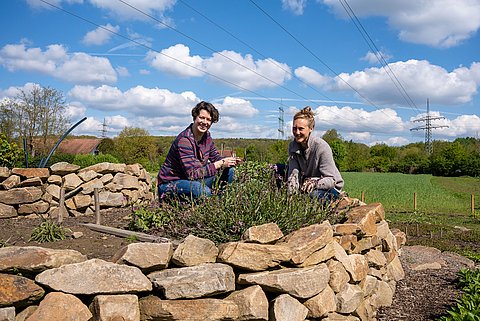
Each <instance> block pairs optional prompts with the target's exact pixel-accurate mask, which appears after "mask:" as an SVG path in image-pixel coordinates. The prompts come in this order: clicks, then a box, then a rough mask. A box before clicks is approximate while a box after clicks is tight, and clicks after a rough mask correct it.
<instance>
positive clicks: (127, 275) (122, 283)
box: [35, 259, 152, 294]
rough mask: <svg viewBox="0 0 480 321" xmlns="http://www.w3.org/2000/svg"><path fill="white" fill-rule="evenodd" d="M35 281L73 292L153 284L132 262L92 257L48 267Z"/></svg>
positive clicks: (127, 290)
mask: <svg viewBox="0 0 480 321" xmlns="http://www.w3.org/2000/svg"><path fill="white" fill-rule="evenodd" d="M35 281H36V282H37V283H40V284H41V285H46V286H48V287H50V288H52V289H53V290H55V291H62V292H65V293H71V294H119V293H138V292H143V291H151V290H152V284H151V283H150V281H149V280H148V278H147V277H146V276H145V275H143V274H142V272H141V271H140V270H139V269H138V268H136V267H133V266H125V265H120V264H115V263H111V262H106V261H103V260H100V259H92V260H88V261H85V262H81V263H75V264H68V265H64V266H62V267H59V268H55V269H51V270H46V271H44V272H42V273H40V274H39V275H37V276H36V278H35Z"/></svg>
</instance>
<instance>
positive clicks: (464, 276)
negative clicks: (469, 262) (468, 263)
mask: <svg viewBox="0 0 480 321" xmlns="http://www.w3.org/2000/svg"><path fill="white" fill-rule="evenodd" d="M458 279H459V282H458V283H459V286H460V287H461V288H462V290H463V292H464V294H463V295H462V297H461V298H460V299H458V300H457V304H456V306H454V307H453V308H452V309H450V310H449V311H448V312H447V313H448V315H447V316H443V317H441V318H440V319H439V320H440V321H480V269H476V270H469V269H461V270H460V271H459V272H458Z"/></svg>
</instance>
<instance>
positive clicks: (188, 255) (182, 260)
mask: <svg viewBox="0 0 480 321" xmlns="http://www.w3.org/2000/svg"><path fill="white" fill-rule="evenodd" d="M217 256H218V248H217V246H216V245H215V243H213V242H212V241H210V240H208V239H204V238H200V237H196V236H194V235H188V236H187V237H186V238H185V240H183V242H181V243H180V244H179V245H178V247H177V248H176V249H175V252H174V253H173V257H172V261H173V263H175V264H176V265H178V266H194V265H198V264H202V263H215V262H216V260H217Z"/></svg>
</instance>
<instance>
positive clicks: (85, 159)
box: [71, 154, 120, 168]
mask: <svg viewBox="0 0 480 321" xmlns="http://www.w3.org/2000/svg"><path fill="white" fill-rule="evenodd" d="M103 162H107V163H117V164H118V163H120V162H119V161H118V159H117V158H115V157H114V156H113V155H110V154H98V155H92V154H86V155H75V156H74V158H73V160H72V162H71V163H72V164H75V165H78V166H80V167H81V168H85V167H88V166H92V165H95V164H98V163H103Z"/></svg>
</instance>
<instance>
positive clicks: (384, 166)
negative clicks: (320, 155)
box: [0, 85, 480, 177]
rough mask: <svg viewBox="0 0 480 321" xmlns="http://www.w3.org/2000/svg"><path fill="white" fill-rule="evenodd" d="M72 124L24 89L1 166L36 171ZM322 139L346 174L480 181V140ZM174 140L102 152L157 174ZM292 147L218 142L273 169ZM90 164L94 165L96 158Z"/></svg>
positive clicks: (47, 92) (127, 138) (112, 143)
mask: <svg viewBox="0 0 480 321" xmlns="http://www.w3.org/2000/svg"><path fill="white" fill-rule="evenodd" d="M69 123H70V119H69V117H68V116H67V106H66V104H65V99H64V97H63V94H62V93H61V92H60V91H58V90H56V89H53V88H49V87H41V86H38V85H35V86H33V87H32V88H31V90H29V91H26V90H20V91H19V93H18V95H17V97H15V99H4V100H3V101H1V102H0V133H1V134H0V166H9V167H12V166H17V167H23V166H25V164H23V166H22V163H24V161H23V158H24V157H21V156H22V155H23V154H27V155H28V156H29V157H31V158H32V161H31V163H30V165H29V167H34V166H35V165H37V164H38V163H39V159H40V158H41V157H45V156H46V155H47V154H48V151H49V150H50V149H51V148H52V146H53V144H54V143H55V142H56V141H57V140H58V139H59V138H60V137H61V135H62V134H63V133H64V132H65V131H66V130H67V129H68V127H69ZM322 138H323V139H324V140H325V141H327V142H328V143H329V145H330V146H331V148H332V152H333V156H334V159H335V162H336V164H337V166H338V168H339V169H340V171H344V172H345V171H349V172H359V171H372V172H400V173H409V174H433V175H438V176H460V175H468V176H474V177H476V176H480V140H479V139H477V138H472V137H466V138H457V139H455V140H454V141H453V142H448V141H434V142H433V152H432V153H431V154H428V153H427V152H426V150H425V148H424V144H423V143H412V144H408V145H405V146H388V145H386V144H376V145H373V146H368V145H366V144H362V143H357V142H353V141H351V140H350V141H347V140H344V139H343V138H342V137H341V135H340V134H339V133H338V132H337V131H336V130H335V129H330V130H327V131H326V132H325V134H324V135H323V136H322ZM23 139H25V142H26V143H25V144H23ZM174 139H175V137H174V136H152V135H150V133H149V132H148V131H147V130H145V129H142V128H138V127H125V128H124V129H123V130H122V131H121V132H120V133H119V135H118V136H116V137H114V138H106V139H104V140H103V141H102V143H101V144H100V146H99V147H98V149H99V151H100V153H101V154H103V155H104V156H103V157H101V159H108V160H110V161H118V162H122V163H140V164H142V165H143V166H144V167H145V168H146V169H147V170H149V171H151V172H155V171H157V170H158V169H159V167H160V166H161V164H162V163H163V161H164V160H165V157H166V155H167V153H168V150H169V148H170V145H171V143H172V142H173V140H174ZM38 142H41V143H40V144H39V143H38ZM289 142H290V140H279V139H233V138H220V139H215V143H216V145H217V148H218V149H219V150H228V151H231V152H234V153H235V154H236V156H238V157H242V158H244V159H246V160H250V161H256V162H265V163H271V164H275V163H284V164H285V163H286V162H287V158H288V154H287V149H288V144H289ZM35 145H37V146H35ZM105 155H108V157H107V158H105ZM74 157H75V156H74V155H59V154H58V153H56V154H55V155H54V156H53V157H52V160H51V161H50V163H52V162H56V161H62V160H64V161H68V162H73V161H75V159H74ZM82 161H85V159H84V158H83V160H82ZM89 161H90V162H94V161H95V159H94V156H92V159H91V160H89ZM47 165H48V164H47Z"/></svg>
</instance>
